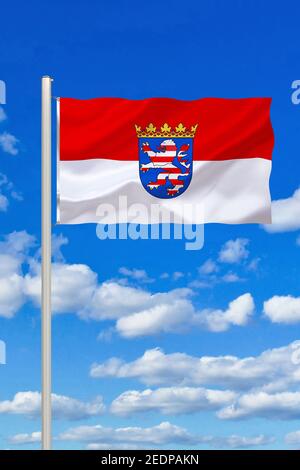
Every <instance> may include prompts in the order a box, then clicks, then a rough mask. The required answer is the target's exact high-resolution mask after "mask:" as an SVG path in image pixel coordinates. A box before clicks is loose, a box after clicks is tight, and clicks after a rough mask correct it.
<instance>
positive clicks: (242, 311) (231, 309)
mask: <svg viewBox="0 0 300 470" xmlns="http://www.w3.org/2000/svg"><path fill="white" fill-rule="evenodd" d="M254 308H255V306H254V300H253V297H252V296H251V294H249V293H247V294H244V295H241V296H240V297H238V298H237V299H235V300H233V301H232V302H230V303H229V306H228V308H227V309H226V310H220V309H217V310H213V309H206V310H203V311H202V312H201V313H199V314H198V315H196V316H195V317H194V321H195V324H198V325H200V326H202V327H204V328H207V329H208V330H209V331H213V332H221V331H226V330H228V328H229V327H230V326H232V325H235V326H244V325H247V324H248V322H249V320H250V318H251V317H252V315H253V313H254Z"/></svg>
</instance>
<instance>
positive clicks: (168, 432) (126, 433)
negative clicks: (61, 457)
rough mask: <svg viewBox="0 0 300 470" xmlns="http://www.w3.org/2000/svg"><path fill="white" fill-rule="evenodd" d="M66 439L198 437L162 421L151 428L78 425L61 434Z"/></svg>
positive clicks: (158, 442) (151, 440)
mask: <svg viewBox="0 0 300 470" xmlns="http://www.w3.org/2000/svg"><path fill="white" fill-rule="evenodd" d="M59 439H60V440H64V441H87V442H92V443H97V444H99V443H101V444H102V445H103V443H104V445H105V444H106V443H111V442H112V443H119V442H120V443H122V442H127V443H134V444H146V445H162V444H169V443H180V444H184V443H186V444H194V443H196V442H197V441H196V439H195V438H194V437H193V436H192V435H191V434H189V433H188V432H187V431H186V430H185V429H184V428H181V427H179V426H175V425H173V424H171V423H169V422H162V423H160V424H158V425H156V426H152V427H149V428H142V427H138V426H135V427H124V428H106V427H103V426H100V425H95V426H78V427H76V428H71V429H69V430H67V431H65V432H63V433H62V434H60V435H59Z"/></svg>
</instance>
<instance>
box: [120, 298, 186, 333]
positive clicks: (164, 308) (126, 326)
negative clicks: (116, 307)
mask: <svg viewBox="0 0 300 470" xmlns="http://www.w3.org/2000/svg"><path fill="white" fill-rule="evenodd" d="M190 295H191V291H190V290H189V289H175V290H172V291H170V292H166V293H158V294H153V295H152V296H150V297H149V299H148V302H147V305H145V308H140V309H139V310H137V311H136V313H132V314H129V315H127V316H123V317H122V318H119V319H118V320H117V323H116V329H117V331H118V332H119V333H120V334H121V335H122V336H125V337H127V338H132V337H137V336H143V335H149V334H156V333H160V332H170V331H178V330H182V329H183V328H184V327H185V326H188V325H189V323H190V321H191V318H192V316H193V313H194V307H193V305H192V303H191V301H190V300H189V299H188V298H187V297H188V296H190Z"/></svg>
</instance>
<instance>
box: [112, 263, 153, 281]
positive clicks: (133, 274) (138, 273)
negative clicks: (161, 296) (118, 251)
mask: <svg viewBox="0 0 300 470" xmlns="http://www.w3.org/2000/svg"><path fill="white" fill-rule="evenodd" d="M119 273H120V274H122V275H123V276H126V277H130V278H132V279H134V280H135V281H140V282H144V283H151V282H153V281H154V279H151V278H150V277H149V276H148V274H147V272H146V271H145V270H144V269H136V268H134V269H129V268H126V267H124V266H123V267H121V268H120V269H119Z"/></svg>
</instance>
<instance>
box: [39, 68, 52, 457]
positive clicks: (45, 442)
mask: <svg viewBox="0 0 300 470" xmlns="http://www.w3.org/2000/svg"><path fill="white" fill-rule="evenodd" d="M51 82H52V79H51V78H50V77H49V76H44V77H43V78H42V302H41V306H42V338H41V340H42V410H41V411H42V449H43V450H50V449H51Z"/></svg>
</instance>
